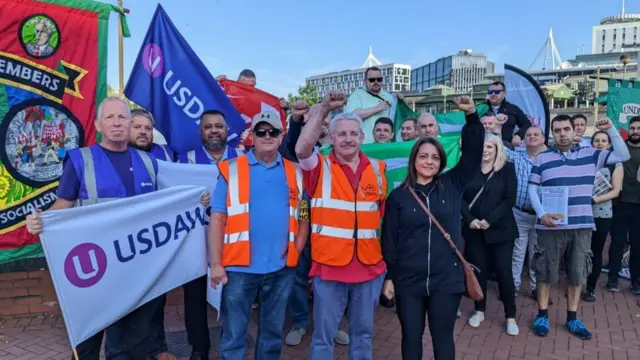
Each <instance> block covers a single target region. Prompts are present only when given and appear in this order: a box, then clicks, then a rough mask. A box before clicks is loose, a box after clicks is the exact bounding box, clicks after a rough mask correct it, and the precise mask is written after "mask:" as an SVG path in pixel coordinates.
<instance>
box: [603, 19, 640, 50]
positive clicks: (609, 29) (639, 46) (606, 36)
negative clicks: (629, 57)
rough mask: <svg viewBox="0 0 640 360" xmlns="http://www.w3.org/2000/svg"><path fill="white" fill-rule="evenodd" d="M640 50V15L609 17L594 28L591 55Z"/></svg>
mask: <svg viewBox="0 0 640 360" xmlns="http://www.w3.org/2000/svg"><path fill="white" fill-rule="evenodd" d="M637 50H640V14H622V15H616V16H609V17H606V18H604V19H602V21H600V25H596V26H594V27H593V30H592V35H591V53H592V54H606V53H612V52H613V53H616V52H619V53H622V52H625V51H637Z"/></svg>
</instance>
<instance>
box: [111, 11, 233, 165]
mask: <svg viewBox="0 0 640 360" xmlns="http://www.w3.org/2000/svg"><path fill="white" fill-rule="evenodd" d="M124 94H125V96H126V97H127V98H129V99H130V100H131V101H133V102H134V103H136V104H138V105H140V106H142V107H144V108H145V109H147V110H149V111H150V112H151V113H152V114H153V116H154V117H155V121H156V124H155V127H156V129H157V130H158V131H159V132H160V133H162V135H163V136H164V138H165V139H166V140H167V144H168V145H169V147H170V148H171V149H172V150H173V151H174V152H177V153H184V152H187V151H189V150H193V149H195V148H197V147H200V146H202V140H201V138H200V134H199V132H198V125H199V123H200V116H201V115H202V113H203V112H204V111H207V110H212V109H213V110H218V111H220V112H222V113H223V114H224V115H225V117H226V119H227V125H228V126H229V135H228V141H229V144H230V145H232V146H235V145H236V143H238V142H239V141H240V134H241V133H242V131H243V130H245V129H246V124H245V122H244V120H243V119H242V117H240V114H239V113H238V111H237V110H236V108H235V107H234V106H233V104H232V103H231V101H230V100H229V98H227V95H225V93H224V91H223V90H222V89H221V88H220V85H218V82H217V81H216V80H215V79H214V78H213V76H212V75H211V74H210V73H209V70H207V68H206V66H205V65H204V64H203V63H202V61H201V60H200V58H198V56H197V55H196V53H195V52H194V51H193V49H191V47H190V46H189V44H188V43H187V42H186V41H185V39H184V38H183V37H182V35H181V34H180V32H179V31H178V30H177V29H176V27H175V26H174V25H173V23H172V22H171V19H169V16H168V15H167V13H166V12H165V11H164V9H163V8H162V6H161V5H159V4H158V7H157V8H156V12H155V14H154V15H153V19H152V20H151V25H150V26H149V30H147V35H146V36H145V38H144V41H143V42H142V46H141V47H140V52H139V53H138V58H137V59H136V62H135V64H134V66H133V69H132V71H131V75H130V76H129V81H128V82H127V87H126V88H125V91H124Z"/></svg>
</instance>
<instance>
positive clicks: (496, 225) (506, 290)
mask: <svg viewBox="0 0 640 360" xmlns="http://www.w3.org/2000/svg"><path fill="white" fill-rule="evenodd" d="M472 177H473V178H474V180H473V181H472V182H471V183H470V184H469V186H467V189H466V190H465V192H464V195H463V197H462V219H463V226H462V236H463V237H464V240H465V257H466V258H467V260H468V261H469V262H470V263H472V264H474V265H475V266H477V267H478V268H479V269H480V273H479V274H478V275H477V277H478V282H479V283H480V287H482V292H483V293H485V294H486V292H487V276H488V275H489V274H491V270H494V271H495V273H496V277H497V280H498V287H499V289H500V300H502V303H503V304H504V311H505V316H506V318H507V325H506V332H507V334H509V335H512V336H516V335H518V333H519V329H518V325H517V323H516V319H515V317H516V300H515V287H514V285H513V271H512V269H511V263H512V258H513V245H514V242H515V239H516V238H517V237H518V228H517V226H516V220H515V218H514V217H513V210H512V208H513V205H514V203H515V201H516V191H517V186H518V185H517V180H516V171H515V167H514V165H513V164H512V163H510V162H507V159H506V157H505V153H504V145H503V144H502V139H501V138H500V137H499V135H498V134H492V133H488V134H487V136H486V138H485V141H484V150H483V152H482V165H481V167H480V171H479V172H478V173H476V176H472ZM486 299H487V298H486V296H485V298H484V299H483V300H482V301H477V302H476V303H475V310H476V311H475V312H474V314H473V315H472V316H471V317H470V318H469V321H468V324H469V326H471V327H474V328H477V327H478V326H480V323H481V322H482V321H484V311H485V309H486V307H487V300H486Z"/></svg>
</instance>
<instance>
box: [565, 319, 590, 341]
mask: <svg viewBox="0 0 640 360" xmlns="http://www.w3.org/2000/svg"><path fill="white" fill-rule="evenodd" d="M565 326H566V327H567V330H569V332H570V333H572V334H573V335H575V336H577V337H579V338H580V339H582V340H589V339H591V333H590V332H589V330H587V328H586V326H584V323H583V322H582V321H581V320H577V319H576V320H571V321H567V324H566V325H565Z"/></svg>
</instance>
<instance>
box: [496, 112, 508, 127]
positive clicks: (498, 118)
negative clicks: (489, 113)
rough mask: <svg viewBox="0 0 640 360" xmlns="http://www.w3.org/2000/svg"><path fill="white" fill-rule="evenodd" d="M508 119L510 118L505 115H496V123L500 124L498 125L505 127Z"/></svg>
mask: <svg viewBox="0 0 640 360" xmlns="http://www.w3.org/2000/svg"><path fill="white" fill-rule="evenodd" d="M508 119H509V117H508V116H507V115H505V114H498V115H496V121H497V122H498V125H504V123H506V122H507V120H508Z"/></svg>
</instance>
